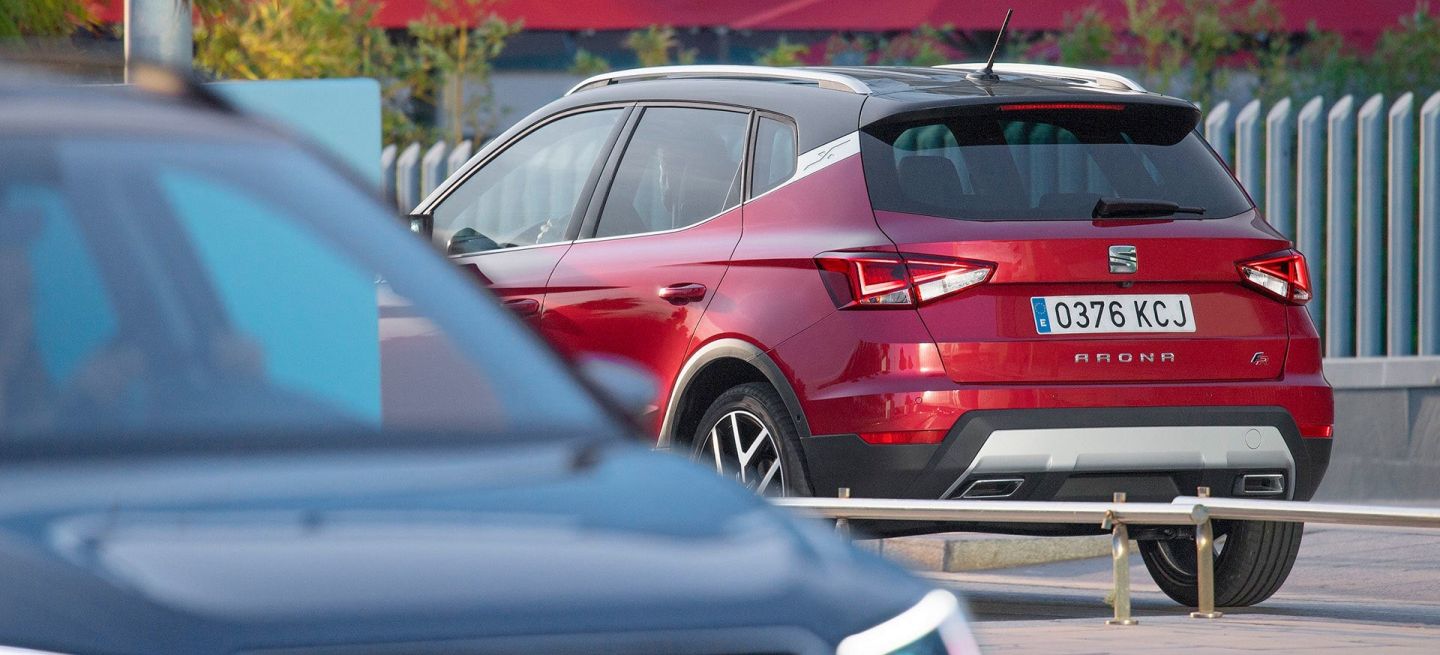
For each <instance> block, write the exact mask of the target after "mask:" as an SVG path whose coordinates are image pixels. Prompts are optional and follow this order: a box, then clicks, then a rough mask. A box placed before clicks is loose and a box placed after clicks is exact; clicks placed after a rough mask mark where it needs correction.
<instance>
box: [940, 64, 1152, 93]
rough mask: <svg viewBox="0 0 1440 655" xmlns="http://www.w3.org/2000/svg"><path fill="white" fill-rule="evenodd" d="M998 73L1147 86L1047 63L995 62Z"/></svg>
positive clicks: (961, 67)
mask: <svg viewBox="0 0 1440 655" xmlns="http://www.w3.org/2000/svg"><path fill="white" fill-rule="evenodd" d="M984 67H985V64H983V63H979V64H941V65H939V66H936V67H935V68H948V69H952V70H964V71H969V70H974V71H978V70H980V69H982V68H984ZM995 72H996V73H1014V74H1016V75H1040V76H1044V77H1059V78H1065V79H1070V80H1076V81H1081V82H1086V83H1089V84H1095V85H1098V86H1109V87H1116V88H1123V89H1129V90H1131V91H1145V87H1143V86H1140V84H1139V83H1138V82H1136V81H1135V80H1132V79H1130V78H1128V77H1125V76H1124V75H1116V74H1114V73H1107V72H1105V71H1097V70H1090V69H1088V68H1071V67H1069V66H1047V65H1045V64H999V63H997V64H995Z"/></svg>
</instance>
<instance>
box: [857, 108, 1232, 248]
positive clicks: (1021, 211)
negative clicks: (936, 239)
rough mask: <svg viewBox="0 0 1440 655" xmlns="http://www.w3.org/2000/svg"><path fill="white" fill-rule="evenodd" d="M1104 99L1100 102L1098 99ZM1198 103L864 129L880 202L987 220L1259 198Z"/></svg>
mask: <svg viewBox="0 0 1440 655" xmlns="http://www.w3.org/2000/svg"><path fill="white" fill-rule="evenodd" d="M1096 107H1098V108H1096ZM1196 117H1197V114H1196V112H1194V111H1192V110H1189V109H1184V108H1174V107H1160V106H1143V105H1118V104H1116V105H1087V106H1086V107H1084V108H1055V106H1054V105H1053V104H1041V105H998V106H996V105H992V106H987V107H982V108H978V109H973V110H969V111H963V112H957V113H952V114H948V115H945V116H938V117H929V118H924V119H918V120H910V121H905V122H897V123H886V124H881V125H875V126H871V127H869V128H866V129H865V131H864V132H863V133H862V137H861V151H862V156H863V157H864V161H865V174H866V178H867V180H866V181H867V183H868V186H869V189H870V200H871V203H872V204H873V205H874V206H875V208H876V209H880V210H887V211H897V212H906V213H912V214H927V215H932V216H944V217H949V218H961V219H977V220H1047V219H1087V220H1088V219H1091V218H1094V217H1096V216H1097V214H1096V213H1095V212H1096V205H1097V203H1098V202H1099V201H1100V200H1101V199H1102V198H1105V199H1112V200H1113V199H1124V200H1144V201H1160V202H1173V203H1176V204H1177V205H1179V206H1181V207H1185V208H1189V209H1203V210H1204V211H1203V213H1193V212H1186V213H1176V214H1173V215H1169V214H1168V213H1167V214H1166V217H1167V218H1168V217H1173V218H1177V219H1196V218H1224V217H1228V216H1234V215H1236V214H1239V213H1241V212H1244V211H1246V210H1248V209H1250V207H1251V204H1250V201H1249V199H1247V198H1246V197H1245V194H1244V193H1243V192H1242V191H1241V190H1240V187H1239V186H1238V185H1237V184H1236V183H1235V181H1234V179H1233V178H1231V177H1230V174H1229V173H1228V172H1227V171H1226V170H1225V168H1224V166H1223V165H1221V164H1220V162H1219V161H1217V160H1216V158H1215V156H1214V155H1213V154H1212V153H1211V152H1210V149H1209V148H1208V147H1206V145H1205V143H1204V142H1203V141H1202V140H1201V139H1200V137H1199V136H1198V135H1197V134H1196V133H1195V131H1194V127H1195V121H1196Z"/></svg>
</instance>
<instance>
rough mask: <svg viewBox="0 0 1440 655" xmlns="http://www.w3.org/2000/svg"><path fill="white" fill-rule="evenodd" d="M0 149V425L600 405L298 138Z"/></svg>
mask: <svg viewBox="0 0 1440 655" xmlns="http://www.w3.org/2000/svg"><path fill="white" fill-rule="evenodd" d="M4 149H5V153H6V154H5V157H4V158H0V308H3V309H0V434H11V435H14V434H32V435H33V434H40V435H44V434H54V433H81V432H83V433H87V434H88V433H96V434H99V433H108V432H126V433H171V434H173V433H176V432H187V433H193V432H195V431H202V432H206V433H213V432H235V431H255V430H265V431H267V433H274V432H285V431H287V430H290V429H306V428H322V427H323V428H325V429H327V430H334V429H336V428H340V429H345V428H348V427H354V428H356V429H359V430H362V431H373V430H386V431H389V430H404V431H415V430H443V431H465V432H470V433H476V434H481V433H488V434H501V433H505V432H507V431H514V430H516V429H517V428H520V427H523V428H524V430H525V432H526V433H529V434H539V433H544V432H549V433H557V432H564V431H567V430H568V431H569V432H570V433H572V434H574V433H576V428H577V427H581V426H584V427H586V428H587V429H592V430H593V429H594V427H595V426H597V425H607V424H611V422H610V419H608V418H607V415H605V414H604V413H603V412H602V410H600V409H599V408H598V407H597V405H596V404H595V402H594V401H593V399H591V398H590V397H589V396H588V395H587V394H586V393H585V392H584V391H583V390H582V389H581V388H579V387H578V385H577V384H576V383H575V382H574V380H573V379H572V378H570V377H569V373H568V372H567V371H566V370H565V369H564V368H563V365H562V364H561V363H560V362H559V361H558V360H557V359H556V358H555V357H554V355H553V354H551V353H550V352H549V351H548V350H547V349H545V348H543V347H541V346H540V345H539V344H538V342H537V341H536V340H535V339H534V338H533V337H532V336H531V335H530V334H529V333H528V331H527V330H526V329H524V328H523V327H522V326H520V325H519V324H518V323H517V322H516V321H514V320H512V319H510V318H509V317H508V316H506V315H504V314H503V311H504V310H502V309H500V308H498V306H496V305H495V304H494V303H492V302H485V301H483V299H482V295H481V294H480V293H478V292H477V291H476V290H475V289H474V288H471V287H472V285H471V284H470V283H469V282H468V281H467V280H465V279H464V278H463V277H461V276H460V275H459V274H458V273H457V272H456V271H454V270H453V269H450V268H449V267H448V266H447V265H446V264H445V263H444V262H443V260H440V259H439V258H438V257H433V256H431V255H430V254H429V253H427V252H425V248H424V245H423V244H422V243H421V242H420V240H419V239H416V238H415V237H414V236H413V235H411V234H409V233H407V232H406V231H405V230H404V229H403V228H401V227H400V226H399V224H398V221H396V220H395V218H394V217H393V216H390V215H388V214H387V213H386V212H385V210H384V209H383V208H382V207H381V206H380V205H379V204H378V203H377V202H375V201H374V200H373V199H371V198H370V197H368V196H367V195H366V194H365V193H364V192H363V191H361V190H360V189H359V188H358V187H357V186H355V185H353V184H351V183H350V182H349V181H348V180H346V179H345V178H344V177H343V176H341V175H339V174H337V173H336V172H335V171H333V170H332V169H330V168H328V167H327V166H325V165H324V164H322V163H320V162H319V161H317V159H316V158H314V157H312V156H310V155H308V154H306V153H304V152H302V151H300V150H298V149H296V148H293V147H290V146H287V145H283V144H279V143H276V142H274V141H271V140H268V139H266V140H254V141H248V140H236V141H215V142H195V141H184V142H181V141H165V140H160V139H145V138H133V137H132V138H79V137H76V138H58V139H52V138H18V139H13V138H12V139H6V140H4ZM542 403H543V407H544V410H543V411H538V408H539V407H540V406H542Z"/></svg>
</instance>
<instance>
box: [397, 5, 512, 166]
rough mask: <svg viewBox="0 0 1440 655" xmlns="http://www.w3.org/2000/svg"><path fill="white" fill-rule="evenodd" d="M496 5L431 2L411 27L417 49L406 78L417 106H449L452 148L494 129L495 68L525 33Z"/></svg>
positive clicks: (412, 54)
mask: <svg viewBox="0 0 1440 655" xmlns="http://www.w3.org/2000/svg"><path fill="white" fill-rule="evenodd" d="M496 2H497V0H430V9H429V10H428V11H426V12H425V15H424V16H423V17H421V19H420V20H418V21H415V22H412V23H410V36H411V38H412V39H414V47H413V49H412V51H411V52H410V53H409V55H410V56H409V58H408V59H407V60H406V62H405V64H404V65H403V66H404V68H403V70H404V73H405V75H404V77H405V79H406V81H408V82H409V84H410V94H411V97H412V98H414V99H415V100H418V101H420V102H424V103H428V104H430V105H432V106H438V104H439V103H440V102H442V101H443V102H444V103H445V104H446V106H447V109H448V113H449V116H450V119H451V124H450V138H451V142H452V143H454V142H459V141H460V140H461V139H463V138H465V136H466V135H471V136H473V137H474V138H476V139H477V140H479V139H483V138H484V137H485V136H486V135H487V133H488V132H489V131H490V130H491V129H493V128H494V126H495V121H496V116H495V112H496V107H495V98H494V93H493V88H492V87H491V84H490V74H491V72H492V65H491V62H493V61H494V60H495V58H496V57H499V56H500V53H501V51H503V50H504V49H505V42H506V41H507V40H509V39H510V37H512V36H514V35H516V34H518V33H519V32H520V30H521V27H522V25H521V22H520V21H514V22H508V21H506V20H505V19H503V18H501V17H500V16H499V15H498V14H496V13H495V12H494V11H493V9H494V6H495V4H496ZM482 13H483V14H485V18H484V19H483V20H478V24H477V25H476V26H475V27H474V28H471V27H469V21H470V20H472V19H474V18H475V17H477V16H479V15H481V14H482ZM472 83H473V84H475V85H477V88H476V90H477V91H478V94H477V95H475V97H470V93H469V91H470V88H471V87H470V85H471V84H472ZM442 89H443V93H442ZM442 96H443V97H442Z"/></svg>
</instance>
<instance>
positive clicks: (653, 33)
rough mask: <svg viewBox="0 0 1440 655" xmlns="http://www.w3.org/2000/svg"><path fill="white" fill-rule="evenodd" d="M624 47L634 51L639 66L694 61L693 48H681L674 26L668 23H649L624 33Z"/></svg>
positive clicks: (690, 62) (691, 62) (689, 62)
mask: <svg viewBox="0 0 1440 655" xmlns="http://www.w3.org/2000/svg"><path fill="white" fill-rule="evenodd" d="M625 49H627V50H630V51H631V52H634V53H635V57H636V58H637V59H639V60H640V65H641V66H666V65H669V64H693V63H695V54H696V52H695V50H694V49H689V50H686V49H682V48H681V47H680V40H679V39H677V38H675V28H673V27H670V26H668V25H667V26H660V25H651V26H650V27H647V28H645V29H643V30H635V31H634V32H631V33H629V34H627V35H625ZM672 50H673V51H674V54H673V55H672V54H671V51H672Z"/></svg>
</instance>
